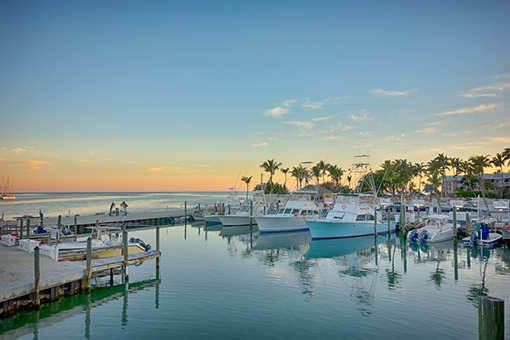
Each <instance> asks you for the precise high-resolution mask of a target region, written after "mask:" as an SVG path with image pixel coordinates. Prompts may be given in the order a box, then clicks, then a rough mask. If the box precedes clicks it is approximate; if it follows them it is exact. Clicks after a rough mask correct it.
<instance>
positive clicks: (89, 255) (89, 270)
mask: <svg viewBox="0 0 510 340" xmlns="http://www.w3.org/2000/svg"><path fill="white" fill-rule="evenodd" d="M85 260H86V262H87V267H86V268H87V282H86V287H85V289H86V290H87V291H88V290H90V281H91V278H92V239H91V238H90V237H89V238H87V255H86V257H85Z"/></svg>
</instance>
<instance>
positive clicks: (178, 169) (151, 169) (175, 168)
mask: <svg viewBox="0 0 510 340" xmlns="http://www.w3.org/2000/svg"><path fill="white" fill-rule="evenodd" d="M171 170H173V171H175V172H183V173H187V172H186V171H183V170H182V168H181V167H179V166H160V167H148V168H145V169H143V170H142V171H144V172H162V171H171Z"/></svg>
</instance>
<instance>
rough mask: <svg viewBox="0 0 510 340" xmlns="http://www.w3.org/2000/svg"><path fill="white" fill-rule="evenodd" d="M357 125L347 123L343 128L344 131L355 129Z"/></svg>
mask: <svg viewBox="0 0 510 340" xmlns="http://www.w3.org/2000/svg"><path fill="white" fill-rule="evenodd" d="M355 128H356V127H355V126H353V125H346V126H344V127H343V128H342V131H349V130H354V129H355Z"/></svg>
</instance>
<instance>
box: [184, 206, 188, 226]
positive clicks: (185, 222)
mask: <svg viewBox="0 0 510 340" xmlns="http://www.w3.org/2000/svg"><path fill="white" fill-rule="evenodd" d="M187 224H188V207H187V203H186V202H184V225H185V226H186V225H187Z"/></svg>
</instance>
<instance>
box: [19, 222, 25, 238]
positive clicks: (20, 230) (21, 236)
mask: <svg viewBox="0 0 510 340" xmlns="http://www.w3.org/2000/svg"><path fill="white" fill-rule="evenodd" d="M24 235H25V234H24V233H23V219H22V218H20V219H19V239H20V240H21V239H23V237H24Z"/></svg>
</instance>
